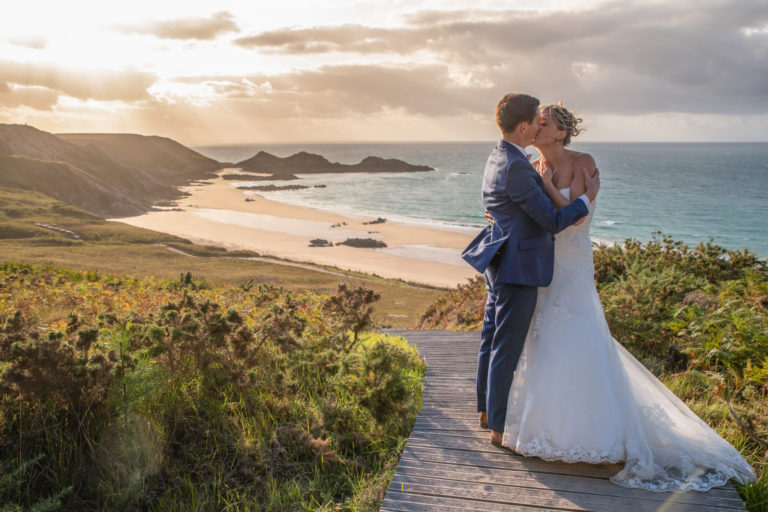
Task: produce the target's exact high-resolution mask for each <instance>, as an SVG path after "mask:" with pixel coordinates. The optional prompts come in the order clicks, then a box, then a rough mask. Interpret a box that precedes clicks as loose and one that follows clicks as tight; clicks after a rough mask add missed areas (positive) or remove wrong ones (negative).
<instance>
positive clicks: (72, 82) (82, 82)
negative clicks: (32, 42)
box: [0, 60, 155, 102]
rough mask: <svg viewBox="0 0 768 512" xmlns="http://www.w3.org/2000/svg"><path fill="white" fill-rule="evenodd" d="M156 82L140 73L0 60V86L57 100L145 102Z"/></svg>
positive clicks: (145, 74) (152, 77) (147, 74)
mask: <svg viewBox="0 0 768 512" xmlns="http://www.w3.org/2000/svg"><path fill="white" fill-rule="evenodd" d="M154 81H155V77H154V75H152V74H150V73H145V72H138V71H93V70H77V69H70V68H66V69H65V68H61V67H58V66H54V65H50V64H39V63H21V62H14V61H7V60H6V61H3V60H0V82H3V83H11V84H18V85H20V86H27V87H42V88H46V89H49V90H51V91H53V92H54V93H55V94H56V95H57V96H58V95H59V94H65V95H67V96H72V97H74V98H78V99H81V100H89V99H94V100H102V101H116V100H121V101H128V102H130V101H137V100H143V99H146V98H148V97H149V95H148V93H147V88H148V87H149V86H150V85H152V83H154Z"/></svg>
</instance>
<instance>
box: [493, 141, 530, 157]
mask: <svg viewBox="0 0 768 512" xmlns="http://www.w3.org/2000/svg"><path fill="white" fill-rule="evenodd" d="M499 147H500V148H504V149H512V148H514V149H516V150H518V151H519V152H520V154H521V155H523V158H528V153H526V152H525V149H524V148H521V147H520V146H518V145H517V144H515V143H514V142H509V141H508V140H504V139H499Z"/></svg>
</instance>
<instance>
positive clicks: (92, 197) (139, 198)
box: [0, 124, 222, 217]
mask: <svg viewBox="0 0 768 512" xmlns="http://www.w3.org/2000/svg"><path fill="white" fill-rule="evenodd" d="M221 167H222V164H220V163H219V162H216V161H214V160H211V159H210V158H207V157H204V156H203V155H200V154H199V153H196V152H194V151H192V150H191V149H189V148H186V147H184V146H182V145H181V144H178V143H177V142H174V141H172V140H170V139H165V138H161V137H144V136H141V135H128V134H125V135H123V134H71V135H62V136H56V135H53V134H51V133H47V132H44V131H41V130H38V129H36V128H33V127H31V126H26V125H8V124H2V125H0V185H1V186H6V187H15V188H22V189H26V190H31V191H37V192H42V193H44V194H47V195H49V196H51V197H53V198H55V199H59V200H61V201H64V202H67V203H70V204H73V205H77V206H79V207H81V208H83V209H86V210H88V211H91V212H93V213H97V214H99V215H102V216H104V217H123V216H131V215H138V214H140V213H143V212H145V211H147V210H149V209H150V208H151V206H152V204H154V203H155V202H156V201H158V200H160V199H172V198H177V197H179V196H180V193H179V191H178V190H177V188H176V187H178V186H179V185H185V184H187V183H188V182H189V181H191V180H193V179H200V178H205V177H211V176H214V175H215V174H213V171H215V170H217V169H219V168H221Z"/></svg>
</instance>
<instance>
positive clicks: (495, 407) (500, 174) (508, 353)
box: [462, 94, 600, 445]
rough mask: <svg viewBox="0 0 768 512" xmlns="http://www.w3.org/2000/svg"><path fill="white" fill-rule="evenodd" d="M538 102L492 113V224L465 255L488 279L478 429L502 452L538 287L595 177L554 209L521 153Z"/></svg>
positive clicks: (582, 211) (593, 190) (522, 99)
mask: <svg viewBox="0 0 768 512" xmlns="http://www.w3.org/2000/svg"><path fill="white" fill-rule="evenodd" d="M538 108H539V100H537V99H536V98H534V97H532V96H529V95H527V94H507V95H506V96H504V97H503V98H502V99H501V101H499V103H498V105H497V106H496V124H497V125H498V127H499V129H500V130H501V140H500V141H499V143H498V144H497V145H496V147H495V148H494V150H493V152H492V153H491V155H490V156H489V157H488V161H487V162H486V164H485V172H484V174H483V203H484V205H485V208H486V209H487V210H488V212H489V213H490V214H491V216H492V217H493V220H494V222H493V225H492V226H489V227H487V228H486V229H485V230H484V231H483V232H482V233H480V235H478V237H477V238H475V240H473V242H472V243H470V245H469V246H468V247H467V248H466V249H465V251H464V253H463V254H462V256H464V259H466V260H467V261H468V262H469V263H470V264H471V265H472V266H474V267H475V268H476V269H477V270H479V271H480V272H483V271H484V273H485V280H486V287H487V290H488V297H487V301H486V309H485V318H484V319H483V330H482V333H481V344H480V351H479V354H478V368H477V410H478V412H479V413H480V424H481V425H482V426H483V427H484V428H490V429H491V443H493V444H495V445H501V440H502V434H503V432H504V420H505V418H506V414H507V398H508V395H509V389H510V387H511V385H512V377H513V375H514V371H515V368H516V367H517V362H518V359H519V358H520V354H521V353H522V351H523V343H524V342H525V338H526V335H527V334H528V326H529V325H530V323H531V318H532V317H533V311H534V308H535V307H536V294H537V289H538V288H537V287H540V286H548V285H549V283H550V282H551V281H552V272H553V269H554V233H559V232H560V231H562V230H563V229H565V228H567V227H568V226H570V225H571V224H573V223H575V222H577V221H578V220H579V219H581V218H583V217H585V216H586V215H587V214H588V213H589V210H588V207H589V204H590V203H591V201H594V200H595V196H596V195H597V192H598V190H599V189H600V177H599V174H598V173H597V172H596V173H595V175H594V176H590V175H589V173H588V172H587V171H586V170H584V171H583V172H584V173H585V175H584V178H585V183H586V188H587V192H586V193H585V194H584V195H582V196H581V197H579V198H578V199H576V200H575V201H573V202H572V203H571V204H569V205H567V206H565V207H563V208H561V209H560V210H557V209H556V208H555V206H554V205H553V204H552V201H551V200H550V199H549V196H547V193H546V191H545V188H544V183H543V181H542V180H541V177H540V176H539V175H538V173H537V172H536V171H535V170H534V168H533V167H532V166H531V164H530V162H529V161H528V156H527V155H526V153H525V150H524V149H523V148H525V147H526V146H529V145H530V144H531V143H532V142H533V140H534V139H535V138H536V133H537V132H538V130H539V110H538Z"/></svg>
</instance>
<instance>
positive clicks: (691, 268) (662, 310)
mask: <svg viewBox="0 0 768 512" xmlns="http://www.w3.org/2000/svg"><path fill="white" fill-rule="evenodd" d="M593 258H594V265H595V282H596V285H597V290H598V293H599V295H600V299H601V301H602V304H603V308H604V311H605V315H606V319H607V320H608V324H609V325H610V328H611V333H612V334H613V337H614V338H616V340H618V341H619V342H620V343H622V345H624V346H625V347H626V348H627V349H628V350H629V351H630V352H632V354H633V355H634V356H635V357H637V358H638V359H639V360H640V361H641V362H643V364H645V366H646V367H648V368H649V369H650V370H651V371H653V372H654V373H655V374H656V375H657V376H660V377H661V378H662V380H663V381H664V382H665V384H667V385H668V386H669V387H670V388H671V389H672V390H673V391H674V392H675V393H676V394H677V395H678V396H680V397H681V398H682V399H683V400H685V402H686V403H687V404H688V405H689V406H690V407H691V408H692V409H693V410H694V412H696V413H697V414H698V415H699V416H701V417H702V418H703V419H704V420H705V421H707V422H708V423H709V425H711V426H712V427H713V428H715V429H716V430H717V431H718V432H719V433H720V434H721V435H723V436H724V437H725V438H726V439H727V440H728V441H729V442H731V443H732V444H733V445H734V446H736V447H737V448H739V450H740V451H741V453H742V454H743V455H744V456H745V458H746V459H747V460H748V461H749V462H750V463H751V464H752V465H753V467H754V468H755V471H756V473H757V474H758V475H760V476H761V480H760V482H759V483H757V484H754V485H751V486H747V487H741V488H740V492H741V493H742V496H744V497H745V498H746V500H747V506H748V508H749V509H750V510H760V511H766V510H768V492H767V490H768V471H766V469H765V468H766V465H768V450H767V449H766V447H768V444H765V443H764V442H762V441H760V440H763V441H766V440H768V269H766V264H765V262H763V261H761V260H760V259H758V258H757V257H756V256H755V255H754V254H752V253H751V252H749V251H747V250H742V251H729V250H726V249H724V248H722V247H719V246H717V245H715V244H713V243H712V241H711V240H710V241H709V242H706V243H701V244H699V245H698V246H697V247H695V248H693V249H690V248H688V247H687V246H686V245H685V244H684V243H683V242H680V241H676V240H673V239H671V238H670V237H668V236H665V235H662V234H661V233H656V234H654V236H653V238H652V240H650V241H648V242H639V241H637V240H626V241H625V242H624V243H623V244H617V245H613V246H606V245H598V246H596V247H595V249H594V251H593ZM484 284H485V282H484V280H483V279H482V277H481V276H478V277H476V278H475V279H473V280H471V281H469V282H468V283H467V284H466V285H464V286H460V287H458V288H457V289H456V290H454V291H453V292H450V293H449V294H447V295H446V296H445V297H444V298H442V299H440V300H439V301H437V302H436V303H435V304H434V305H433V306H432V307H431V308H430V309H429V310H428V311H427V313H426V314H425V315H424V316H423V317H422V319H421V321H420V325H421V326H423V327H427V328H433V327H442V328H446V327H450V328H456V329H479V328H480V326H481V325H482V320H483V312H484V302H485V286H484ZM729 407H730V409H731V410H733V411H734V412H735V413H736V415H737V416H738V417H739V419H740V420H741V421H742V422H743V423H744V424H745V426H746V428H747V429H748V431H747V430H745V428H743V427H742V426H740V425H739V424H738V422H737V421H736V418H734V416H733V415H732V414H731V412H730V411H729Z"/></svg>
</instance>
